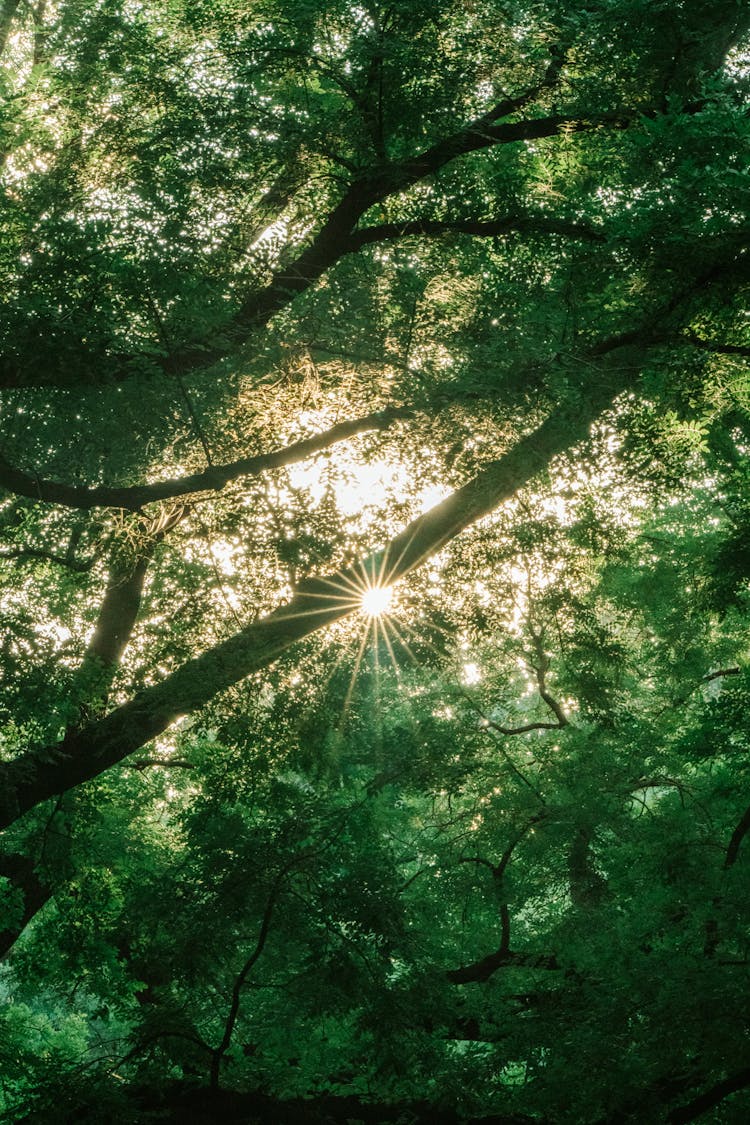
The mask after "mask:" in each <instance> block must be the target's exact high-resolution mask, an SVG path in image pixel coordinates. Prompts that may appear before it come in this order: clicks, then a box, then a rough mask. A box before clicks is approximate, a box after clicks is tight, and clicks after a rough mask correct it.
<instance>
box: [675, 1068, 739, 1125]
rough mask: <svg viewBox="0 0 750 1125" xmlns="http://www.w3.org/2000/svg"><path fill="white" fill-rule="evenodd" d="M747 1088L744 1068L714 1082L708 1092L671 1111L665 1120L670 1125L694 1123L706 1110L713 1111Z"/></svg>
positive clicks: (705, 1091)
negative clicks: (715, 1107) (716, 1106)
mask: <svg viewBox="0 0 750 1125" xmlns="http://www.w3.org/2000/svg"><path fill="white" fill-rule="evenodd" d="M748 1086H750V1067H745V1068H744V1070H738V1071H737V1072H736V1073H735V1074H730V1075H729V1076H728V1077H727V1078H722V1080H721V1081H720V1082H716V1083H715V1084H714V1085H713V1086H711V1087H709V1089H708V1090H704V1091H703V1093H702V1094H699V1095H698V1097H697V1098H694V1099H693V1100H692V1101H691V1102H688V1104H687V1105H683V1106H680V1108H679V1109H673V1110H672V1112H671V1113H669V1114H668V1115H667V1118H666V1120H667V1121H668V1122H669V1123H670V1125H687V1122H688V1121H694V1120H695V1118H696V1117H700V1116H701V1114H703V1113H705V1112H706V1111H707V1110H709V1109H713V1107H714V1106H715V1105H719V1104H720V1103H721V1102H723V1101H724V1099H725V1098H728V1097H729V1095H730V1094H735V1093H736V1092H737V1091H738V1090H744V1089H746V1088H747V1087H748Z"/></svg>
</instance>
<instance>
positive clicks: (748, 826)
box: [724, 805, 750, 868]
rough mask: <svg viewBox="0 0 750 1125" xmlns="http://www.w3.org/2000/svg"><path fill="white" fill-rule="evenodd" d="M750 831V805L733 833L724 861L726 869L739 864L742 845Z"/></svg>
mask: <svg viewBox="0 0 750 1125" xmlns="http://www.w3.org/2000/svg"><path fill="white" fill-rule="evenodd" d="M748 831H750V805H749V806H748V807H747V808H746V809H745V811H744V813H743V814H742V817H741V819H740V822H739V824H738V825H737V827H736V828H735V830H734V832H733V833H732V838H731V840H730V841H729V846H728V847H727V854H726V859H725V860H724V867H725V868H728V867H732V866H733V865H734V864H735V863H736V862H737V856H738V854H739V850H740V844H741V843H742V841H743V840H744V839H745V836H746V835H747V833H748Z"/></svg>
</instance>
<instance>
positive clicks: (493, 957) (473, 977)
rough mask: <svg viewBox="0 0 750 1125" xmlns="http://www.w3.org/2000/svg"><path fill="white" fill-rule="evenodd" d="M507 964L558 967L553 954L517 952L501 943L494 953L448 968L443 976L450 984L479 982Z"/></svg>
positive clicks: (534, 967) (525, 966)
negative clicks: (454, 967)
mask: <svg viewBox="0 0 750 1125" xmlns="http://www.w3.org/2000/svg"><path fill="white" fill-rule="evenodd" d="M509 965H513V966H515V967H516V968H519V969H559V968H560V965H559V963H558V960H557V958H556V957H555V956H554V954H547V953H517V952H515V951H514V950H512V949H507V948H504V946H503V945H501V946H500V948H499V949H498V950H496V952H495V953H490V954H489V955H488V956H487V957H482V959H481V960H480V961H472V962H471V964H469V965H462V966H461V968H460V969H449V970H448V972H446V974H445V976H446V980H449V981H450V982H451V984H481V983H483V982H484V981H486V980H489V979H490V977H491V976H492V974H493V973H496V972H497V971H498V969H503V968H507V967H508V966H509Z"/></svg>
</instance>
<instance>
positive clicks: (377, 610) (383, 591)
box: [361, 586, 393, 617]
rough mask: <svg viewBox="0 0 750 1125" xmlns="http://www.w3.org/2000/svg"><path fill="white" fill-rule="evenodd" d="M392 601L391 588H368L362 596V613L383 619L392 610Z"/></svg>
mask: <svg viewBox="0 0 750 1125" xmlns="http://www.w3.org/2000/svg"><path fill="white" fill-rule="evenodd" d="M392 599H393V590H392V588H391V587H390V586H368V588H367V589H366V590H365V592H364V593H363V594H362V601H361V605H362V611H363V612H364V613H366V614H367V616H368V617H382V616H383V614H384V613H387V612H388V610H389V609H390V606H391V601H392Z"/></svg>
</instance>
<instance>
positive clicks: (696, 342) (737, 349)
mask: <svg viewBox="0 0 750 1125" xmlns="http://www.w3.org/2000/svg"><path fill="white" fill-rule="evenodd" d="M683 339H684V340H686V341H687V343H688V344H691V345H692V346H693V347H694V348H700V349H701V350H702V351H705V352H716V353H717V354H718V355H741V356H750V345H747V344H721V343H719V341H718V340H704V339H702V338H701V337H700V336H696V335H695V333H694V332H685V333H684V336H683Z"/></svg>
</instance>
